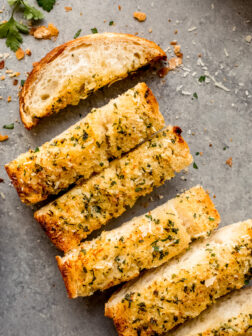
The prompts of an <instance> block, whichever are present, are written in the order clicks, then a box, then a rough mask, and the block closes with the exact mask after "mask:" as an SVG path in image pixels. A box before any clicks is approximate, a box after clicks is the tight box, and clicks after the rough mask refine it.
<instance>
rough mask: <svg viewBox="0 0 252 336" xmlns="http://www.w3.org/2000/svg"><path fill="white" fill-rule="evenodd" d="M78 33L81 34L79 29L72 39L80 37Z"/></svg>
mask: <svg viewBox="0 0 252 336" xmlns="http://www.w3.org/2000/svg"><path fill="white" fill-rule="evenodd" d="M80 33H81V29H79V30H78V31H77V32H76V33H75V35H74V39H76V38H77V37H79V36H80Z"/></svg>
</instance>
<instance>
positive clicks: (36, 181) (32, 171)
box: [5, 83, 164, 204]
mask: <svg viewBox="0 0 252 336" xmlns="http://www.w3.org/2000/svg"><path fill="white" fill-rule="evenodd" d="M163 126H164V118H163V116H162V114H161V113H160V112H159V108H158V103H157V101H156V99H155V97H154V95H153V94H152V92H151V90H150V89H149V88H148V87H147V85H146V84H145V83H140V84H138V85H136V86H135V87H134V88H133V89H130V90H128V91H127V92H126V93H124V94H123V95H121V96H119V97H118V98H116V99H112V100H111V101H110V102H109V103H108V104H107V105H105V106H103V107H101V108H99V109H93V110H92V111H91V113H89V114H88V115H87V116H86V117H85V118H83V119H82V120H81V121H79V122H78V123H77V124H75V125H73V126H72V127H70V128H69V129H67V130H66V131H65V132H63V133H61V134H60V135H59V136H57V137H56V138H54V139H53V140H51V141H49V142H47V143H45V144H44V145H42V146H41V147H39V148H36V149H35V150H31V151H29V152H27V153H25V154H21V155H20V156H19V157H18V158H17V159H16V160H13V161H12V162H10V163H9V164H7V165H6V166H5V168H6V171H7V173H8V175H9V176H10V178H11V180H12V182H13V184H14V186H15V188H16V189H17V192H18V194H19V196H20V198H21V200H22V201H23V202H25V203H28V204H29V203H30V204H32V203H37V202H40V201H42V200H44V199H46V198H47V197H48V195H50V194H57V193H59V192H60V191H61V190H64V189H65V188H67V187H69V185H71V184H72V183H74V182H76V181H77V180H78V179H79V178H80V177H83V178H85V179H88V178H89V177H90V176H91V175H92V174H93V173H99V172H101V171H102V170H103V169H104V168H106V167H108V165H109V160H110V159H112V158H116V157H120V156H121V154H122V153H125V152H128V151H129V150H131V149H132V148H134V147H135V146H137V145H138V144H139V143H141V142H143V141H144V140H146V139H147V138H149V137H150V136H151V135H153V134H154V133H155V132H156V131H159V130H160V129H162V128H163Z"/></svg>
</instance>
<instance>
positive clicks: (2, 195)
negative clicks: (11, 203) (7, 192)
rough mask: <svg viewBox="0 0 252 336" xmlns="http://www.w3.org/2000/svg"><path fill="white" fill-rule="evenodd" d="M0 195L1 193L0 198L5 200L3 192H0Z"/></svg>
mask: <svg viewBox="0 0 252 336" xmlns="http://www.w3.org/2000/svg"><path fill="white" fill-rule="evenodd" d="M0 195H1V197H2V199H3V200H5V196H4V193H2V192H1V193H0Z"/></svg>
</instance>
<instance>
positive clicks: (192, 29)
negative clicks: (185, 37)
mask: <svg viewBox="0 0 252 336" xmlns="http://www.w3.org/2000/svg"><path fill="white" fill-rule="evenodd" d="M196 29H197V27H191V28H189V29H187V31H189V32H192V31H194V30H196Z"/></svg>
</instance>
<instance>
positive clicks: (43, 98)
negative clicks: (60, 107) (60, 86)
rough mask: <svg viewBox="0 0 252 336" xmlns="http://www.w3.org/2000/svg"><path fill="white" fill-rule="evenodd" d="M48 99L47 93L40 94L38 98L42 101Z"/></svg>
mask: <svg viewBox="0 0 252 336" xmlns="http://www.w3.org/2000/svg"><path fill="white" fill-rule="evenodd" d="M49 97H50V96H49V94H47V93H44V94H42V95H41V96H40V98H41V99H42V100H47V99H48V98H49Z"/></svg>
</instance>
